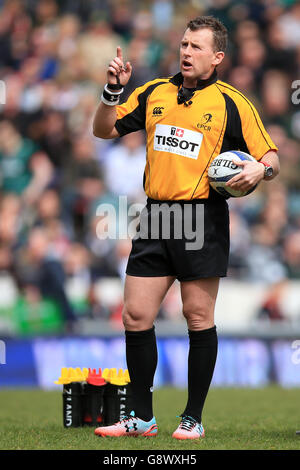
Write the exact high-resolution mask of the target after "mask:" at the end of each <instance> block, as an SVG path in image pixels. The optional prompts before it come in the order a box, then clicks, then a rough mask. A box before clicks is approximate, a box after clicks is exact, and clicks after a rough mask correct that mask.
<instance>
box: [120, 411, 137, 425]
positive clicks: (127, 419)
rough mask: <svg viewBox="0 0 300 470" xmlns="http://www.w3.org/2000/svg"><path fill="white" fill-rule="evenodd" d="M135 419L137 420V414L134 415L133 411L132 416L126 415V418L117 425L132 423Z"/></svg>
mask: <svg viewBox="0 0 300 470" xmlns="http://www.w3.org/2000/svg"><path fill="white" fill-rule="evenodd" d="M134 419H135V413H134V411H132V412H131V413H130V415H125V416H123V418H121V419H120V421H118V423H117V424H119V423H120V424H124V423H126V422H127V421H132V420H134Z"/></svg>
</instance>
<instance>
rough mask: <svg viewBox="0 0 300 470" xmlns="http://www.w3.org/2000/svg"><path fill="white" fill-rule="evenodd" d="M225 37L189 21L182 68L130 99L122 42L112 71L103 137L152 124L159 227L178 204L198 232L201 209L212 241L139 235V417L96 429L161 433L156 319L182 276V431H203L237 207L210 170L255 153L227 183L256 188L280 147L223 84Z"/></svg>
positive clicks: (132, 346) (133, 297) (132, 307)
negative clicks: (218, 161) (222, 158)
mask: <svg viewBox="0 0 300 470" xmlns="http://www.w3.org/2000/svg"><path fill="white" fill-rule="evenodd" d="M226 43H227V30H226V28H225V27H224V26H223V25H222V23H220V22H219V21H218V20H217V19H215V18H213V17H205V16H202V17H197V18H195V19H194V20H192V21H190V22H189V23H188V25H187V29H186V31H185V32H184V35H183V39H182V41H181V44H180V72H179V73H178V74H176V75H175V76H173V77H169V78H158V79H156V80H152V81H150V82H148V83H146V84H145V85H143V86H141V87H139V88H137V89H136V90H135V91H134V92H133V93H132V94H131V95H130V97H129V98H128V100H127V101H126V103H124V104H121V105H120V104H119V97H120V94H121V93H122V90H123V87H124V86H125V85H126V84H127V83H128V80H129V78H130V76H131V73H132V67H131V65H130V63H129V62H127V63H126V64H124V62H123V57H122V51H121V48H118V49H117V56H116V57H115V58H114V59H113V60H112V61H111V63H110V64H109V67H108V70H107V80H108V83H107V85H106V86H105V88H104V91H103V95H102V97H101V103H100V104H99V107H98V109H97V112H96V115H95V119H94V135H96V136H98V137H101V138H105V139H106V138H107V139H111V138H115V137H119V136H123V135H125V134H127V133H129V132H134V131H137V130H139V129H145V130H146V135H147V148H146V164H145V172H144V189H145V192H146V194H147V196H148V200H147V206H146V209H147V211H146V214H147V215H146V220H147V221H149V225H151V223H152V220H153V219H152V216H153V215H154V213H156V214H157V208H158V213H159V212H160V210H159V209H160V208H161V207H162V206H164V207H165V206H166V205H167V207H170V208H173V207H174V204H176V207H179V208H182V211H181V212H180V211H179V213H180V214H181V219H180V221H178V219H177V218H176V217H175V216H174V217H173V218H172V217H169V222H170V224H171V229H172V230H171V232H172V233H173V232H174V231H176V229H177V228H178V225H181V224H182V223H183V222H182V214H184V215H185V209H186V208H187V207H188V208H191V213H192V224H194V226H195V227H196V231H195V232H196V235H197V232H199V231H200V230H199V227H198V226H197V220H198V219H197V214H198V213H200V212H199V211H198V209H199V208H200V207H201V208H203V213H202V215H203V216H202V219H201V217H200V218H199V220H202V225H201V230H202V229H203V230H202V231H203V240H202V244H201V246H198V245H197V247H196V246H194V247H193V246H192V247H191V246H190V245H189V249H188V248H187V241H188V240H190V238H189V236H187V234H186V232H185V231H184V230H181V237H178V236H177V237H175V236H174V234H173V236H172V235H171V236H168V237H164V236H163V231H162V230H161V229H159V232H158V233H159V235H158V236H155V237H154V236H152V232H151V233H150V231H148V232H147V233H146V235H147V236H142V237H141V236H137V237H136V238H135V239H134V240H133V244H132V251H131V254H130V256H129V261H128V265H127V271H126V272H127V277H126V282H125V295H124V311H123V321H124V326H125V339H126V358H127V366H128V370H129V374H130V377H131V383H132V389H133V407H134V412H135V413H132V415H131V416H129V417H126V418H125V419H124V420H122V421H120V422H119V423H116V425H114V426H110V427H102V428H98V429H97V430H96V431H95V432H96V434H98V435H100V436H104V435H109V436H120V435H136V434H141V435H145V436H146V435H147V436H153V435H155V434H156V432H157V426H156V422H155V418H154V417H153V410H152V385H153V378H154V373H155V369H156V365H157V349H156V339H155V331H154V326H153V324H154V320H155V318H156V315H157V312H158V310H159V307H160V304H161V302H162V300H163V298H164V296H165V294H166V293H167V291H168V289H169V287H170V286H171V285H172V283H173V282H174V280H175V279H178V280H179V281H180V286H181V296H182V302H183V315H184V316H185V318H186V321H187V326H188V334H189V340H190V348H189V357H188V401H187V404H186V407H185V409H184V411H183V413H182V415H181V417H182V419H181V423H180V424H179V426H178V428H177V429H176V431H175V432H174V433H173V437H174V438H177V439H198V438H199V437H203V436H204V429H203V426H202V423H201V419H202V409H203V406H204V401H205V398H206V395H207V392H208V389H209V386H210V382H211V378H212V375H213V370H214V366H215V361H216V356H217V332H216V326H215V322H214V307H215V301H216V297H217V292H218V286H219V278H220V277H223V276H226V271H227V264H228V252H229V217H228V206H227V202H226V200H225V199H224V198H223V197H222V196H220V195H219V194H218V193H216V192H215V191H214V190H212V189H211V188H210V186H209V182H208V177H207V171H208V167H209V165H210V163H211V161H212V160H213V159H214V158H215V157H216V156H217V155H218V154H220V153H222V152H224V151H226V150H241V151H244V152H247V153H249V154H251V155H252V156H253V157H254V158H255V159H256V160H257V162H253V161H245V162H241V163H239V165H241V166H242V171H241V172H240V173H239V174H238V175H236V176H235V177H233V178H232V179H231V180H230V181H229V182H228V183H227V184H228V185H229V186H230V187H231V188H234V189H237V190H250V189H251V188H253V187H254V186H255V185H256V184H257V183H258V182H259V181H260V180H262V179H266V180H270V179H273V178H274V177H275V176H276V175H277V174H278V172H279V161H278V156H277V153H276V151H277V147H276V146H275V145H274V143H273V142H272V140H271V139H270V137H269V135H268V134H267V132H266V131H265V129H264V126H263V124H262V122H261V119H260V117H259V115H258V113H257V111H256V109H255V108H254V106H253V105H252V103H251V102H250V101H249V100H248V99H247V98H246V97H245V96H244V95H243V94H242V93H241V92H240V91H238V90H236V89H235V88H233V87H232V86H230V85H228V84H227V83H223V82H222V81H220V80H218V77H217V73H216V67H217V66H218V65H219V64H220V63H221V62H222V60H223V58H224V53H225V50H226ZM116 171H117V169H116ZM155 211H156V212H155ZM175 212H176V211H175V210H174V213H175ZM150 220H151V222H150ZM147 227H148V226H147ZM181 228H182V227H181ZM179 232H180V231H179Z"/></svg>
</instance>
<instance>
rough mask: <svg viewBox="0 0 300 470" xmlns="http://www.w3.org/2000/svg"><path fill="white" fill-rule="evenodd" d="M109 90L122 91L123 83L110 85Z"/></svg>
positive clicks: (108, 85)
mask: <svg viewBox="0 0 300 470" xmlns="http://www.w3.org/2000/svg"><path fill="white" fill-rule="evenodd" d="M107 88H108V89H109V90H111V91H114V90H122V89H123V88H124V86H123V85H121V83H108V84H107Z"/></svg>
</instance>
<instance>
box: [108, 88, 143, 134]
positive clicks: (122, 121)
mask: <svg viewBox="0 0 300 470" xmlns="http://www.w3.org/2000/svg"><path fill="white" fill-rule="evenodd" d="M145 116H146V106H145V103H144V100H143V93H142V91H141V88H136V90H134V91H133V92H132V93H131V95H130V96H129V98H128V100H127V101H126V102H125V103H123V104H121V105H118V106H117V121H116V124H115V127H116V129H117V131H118V133H119V134H120V136H123V135H125V134H129V133H130V132H135V131H138V130H140V129H144V128H145Z"/></svg>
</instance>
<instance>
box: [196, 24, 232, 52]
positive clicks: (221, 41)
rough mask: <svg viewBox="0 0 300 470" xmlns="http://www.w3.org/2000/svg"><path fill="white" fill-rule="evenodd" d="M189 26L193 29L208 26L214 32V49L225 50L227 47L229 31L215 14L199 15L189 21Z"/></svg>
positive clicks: (216, 50)
mask: <svg viewBox="0 0 300 470" xmlns="http://www.w3.org/2000/svg"><path fill="white" fill-rule="evenodd" d="M187 28H189V29H190V30H191V31H198V30H199V29H204V28H208V29H210V30H211V31H212V32H213V41H214V50H215V52H218V51H222V52H225V50H226V47H227V38H228V31H227V28H226V27H225V26H224V25H223V23H221V21H220V20H218V19H217V18H214V17H213V16H197V17H196V18H194V19H193V20H191V21H189V22H188V24H187Z"/></svg>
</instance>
